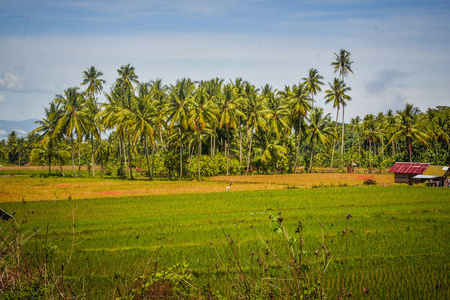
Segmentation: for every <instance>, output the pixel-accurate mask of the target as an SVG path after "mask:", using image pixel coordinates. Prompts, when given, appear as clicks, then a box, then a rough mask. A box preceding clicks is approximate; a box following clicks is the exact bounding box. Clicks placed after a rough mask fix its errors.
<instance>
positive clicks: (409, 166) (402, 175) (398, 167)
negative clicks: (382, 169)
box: [389, 162, 430, 184]
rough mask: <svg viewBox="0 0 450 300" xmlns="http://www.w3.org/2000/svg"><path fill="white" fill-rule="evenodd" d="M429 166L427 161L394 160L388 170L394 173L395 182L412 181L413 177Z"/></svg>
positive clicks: (410, 182)
mask: <svg viewBox="0 0 450 300" xmlns="http://www.w3.org/2000/svg"><path fill="white" fill-rule="evenodd" d="M429 166H430V164H429V163H409V162H396V163H395V164H394V166H392V168H391V169H390V170H389V172H390V173H394V174H395V183H408V184H412V183H413V177H414V176H416V175H422V174H423V172H425V170H426V169H427V168H428V167H429Z"/></svg>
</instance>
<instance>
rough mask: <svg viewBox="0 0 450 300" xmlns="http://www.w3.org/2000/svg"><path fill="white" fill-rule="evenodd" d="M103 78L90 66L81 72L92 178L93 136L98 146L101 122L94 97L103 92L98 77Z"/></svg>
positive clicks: (101, 166) (100, 138) (101, 170)
mask: <svg viewBox="0 0 450 300" xmlns="http://www.w3.org/2000/svg"><path fill="white" fill-rule="evenodd" d="M101 76H103V72H101V71H98V70H97V69H96V68H95V67H94V66H91V67H90V68H88V69H87V71H83V82H82V83H81V85H87V88H86V91H85V95H86V96H88V97H89V98H88V105H87V108H88V112H87V115H88V124H89V133H90V135H91V146H92V176H95V168H94V136H95V137H96V138H97V139H98V140H99V145H101V144H102V127H101V122H100V121H99V119H98V116H97V114H98V112H99V110H100V107H99V104H98V103H97V99H96V97H95V95H96V94H99V93H101V92H102V90H103V84H104V83H105V82H106V81H105V80H103V79H101V78H100V77H101ZM99 150H100V151H99V153H100V174H101V177H102V178H103V159H102V157H101V156H102V155H101V153H102V152H101V147H100V148H99Z"/></svg>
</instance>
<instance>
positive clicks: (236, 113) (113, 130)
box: [0, 50, 450, 180]
mask: <svg viewBox="0 0 450 300" xmlns="http://www.w3.org/2000/svg"><path fill="white" fill-rule="evenodd" d="M335 56H336V57H335V59H336V60H335V61H334V62H332V64H331V66H332V67H333V68H334V71H335V72H336V73H339V78H334V80H333V82H332V83H328V89H326V90H325V93H326V95H325V100H326V103H331V104H332V105H333V107H334V108H336V119H335V120H334V121H332V120H331V116H330V115H329V114H324V112H323V109H322V108H320V107H317V106H315V105H314V102H315V100H314V96H315V95H316V94H317V93H318V92H320V91H321V90H322V88H321V86H323V85H324V83H323V82H322V81H321V80H323V77H322V76H320V75H319V72H318V71H317V70H316V69H311V70H310V71H309V74H308V77H304V78H302V81H300V82H299V83H298V84H294V85H292V86H285V88H284V90H282V91H277V90H276V89H273V88H272V86H270V85H269V84H266V85H265V86H263V87H261V88H257V87H255V86H254V85H253V84H251V83H250V82H248V81H245V80H243V79H241V78H236V79H235V80H234V81H230V82H229V83H225V82H224V80H223V79H220V78H214V79H211V80H208V81H198V82H194V81H192V80H191V79H188V78H183V79H180V80H178V81H177V82H176V83H174V84H169V85H164V84H163V83H162V80H161V79H157V80H155V81H148V82H140V81H138V76H137V74H136V72H135V68H134V67H133V66H130V65H129V64H128V65H124V66H122V67H120V68H119V69H118V70H117V71H118V78H117V80H116V82H114V83H113V85H112V86H111V87H110V90H109V92H105V93H104V96H105V98H106V102H104V103H100V102H99V101H98V98H97V96H98V95H99V94H100V93H102V92H103V84H104V83H105V82H104V80H103V79H102V78H101V77H102V75H103V73H102V72H100V71H98V70H96V69H95V67H90V68H89V69H87V71H84V72H83V81H82V83H81V86H82V87H86V89H85V90H80V88H79V87H73V88H68V89H67V90H65V91H63V93H62V94H58V95H56V96H55V99H54V100H53V101H51V102H50V104H49V106H48V107H47V108H46V109H45V118H43V119H42V120H41V121H38V122H37V123H38V127H37V128H36V130H35V131H34V132H33V133H32V134H30V135H29V136H28V138H18V137H17V136H16V135H15V133H14V132H13V133H11V134H10V136H9V138H8V141H7V143H6V142H5V141H2V142H1V143H0V158H1V159H3V161H5V162H6V161H7V162H9V163H11V164H23V163H28V162H31V163H32V164H34V165H44V164H45V165H48V166H49V173H50V172H51V169H50V165H51V164H57V165H59V166H60V173H61V174H62V175H67V174H64V172H63V168H62V166H63V165H65V164H68V163H69V162H71V164H72V169H73V170H72V173H73V176H80V175H81V171H80V170H81V166H82V165H85V166H88V168H89V169H90V170H91V172H92V175H93V176H95V171H96V170H95V166H96V165H97V166H98V165H100V168H99V169H100V174H101V176H103V175H104V173H105V172H106V173H107V174H111V175H119V176H121V177H128V178H133V172H135V171H138V172H142V173H145V174H146V175H147V176H148V177H149V178H150V179H152V178H153V177H154V176H159V177H168V178H180V179H181V178H183V177H186V178H189V177H193V176H196V177H197V178H198V179H199V180H200V178H201V176H202V175H203V176H210V175H215V174H227V175H228V174H240V173H252V172H271V173H282V172H297V171H299V170H301V171H303V170H304V171H309V172H311V171H312V168H313V167H317V166H320V167H328V166H329V167H330V168H331V169H333V168H336V167H337V168H341V169H344V168H346V167H348V166H349V165H350V164H352V163H357V164H358V166H362V167H364V168H367V169H368V170H369V172H372V170H373V168H377V169H378V170H384V169H385V168H387V167H389V166H390V165H392V164H393V163H394V162H395V161H422V162H429V163H432V164H446V165H448V164H450V143H449V140H450V138H449V132H450V108H449V107H446V106H445V107H439V106H438V107H436V108H434V109H431V108H430V109H428V111H427V112H426V113H421V112H420V111H419V109H418V108H416V107H414V105H413V104H406V106H405V108H404V109H402V110H399V111H397V112H394V111H392V110H388V111H387V112H386V113H379V114H378V115H373V114H368V115H366V116H364V118H360V117H359V116H356V117H354V118H352V119H351V122H350V124H347V126H345V125H346V124H345V123H344V122H343V121H342V120H343V119H344V108H345V106H346V105H347V103H348V101H350V100H351V97H350V96H349V93H350V91H351V88H350V87H348V86H347V85H346V83H345V81H344V79H345V77H346V76H348V74H349V73H353V71H352V69H351V65H352V63H353V62H352V61H350V52H348V51H346V50H341V51H340V53H339V54H335ZM340 110H341V111H342V118H341V122H339V112H340ZM339 123H340V125H341V126H338V125H339ZM105 137H106V138H105ZM218 155H219V157H218V158H216V157H217V156H218ZM76 165H77V166H78V167H76ZM300 166H304V167H302V168H299V167H300Z"/></svg>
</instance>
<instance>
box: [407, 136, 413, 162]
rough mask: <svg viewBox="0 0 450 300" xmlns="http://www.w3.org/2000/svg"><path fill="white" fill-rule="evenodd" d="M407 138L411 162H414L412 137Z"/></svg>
mask: <svg viewBox="0 0 450 300" xmlns="http://www.w3.org/2000/svg"><path fill="white" fill-rule="evenodd" d="M407 139H408V151H409V162H412V143H411V137H407Z"/></svg>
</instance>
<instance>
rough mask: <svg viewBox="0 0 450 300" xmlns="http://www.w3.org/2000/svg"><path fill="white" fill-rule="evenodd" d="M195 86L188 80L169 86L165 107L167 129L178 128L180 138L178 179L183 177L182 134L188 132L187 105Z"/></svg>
mask: <svg viewBox="0 0 450 300" xmlns="http://www.w3.org/2000/svg"><path fill="white" fill-rule="evenodd" d="M194 90H195V85H194V83H193V82H192V81H191V80H190V79H186V78H183V79H182V80H178V81H177V83H176V84H175V85H172V86H171V92H170V96H169V102H168V105H167V113H168V118H167V121H168V123H169V129H172V128H173V127H174V126H177V127H178V133H179V136H180V179H181V178H182V177H183V134H184V133H185V131H187V130H188V127H189V126H188V122H189V104H188V99H189V98H190V97H192V95H193V93H194Z"/></svg>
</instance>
